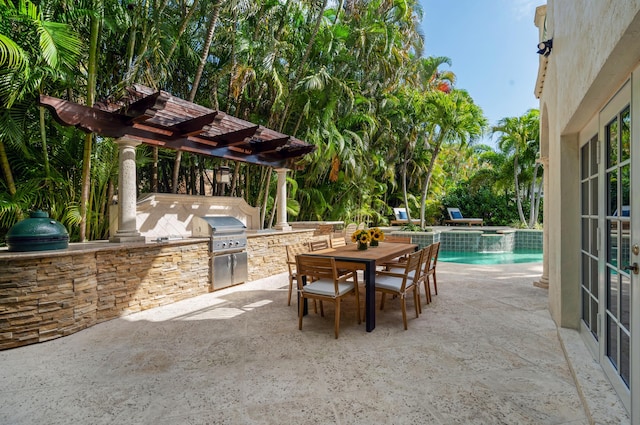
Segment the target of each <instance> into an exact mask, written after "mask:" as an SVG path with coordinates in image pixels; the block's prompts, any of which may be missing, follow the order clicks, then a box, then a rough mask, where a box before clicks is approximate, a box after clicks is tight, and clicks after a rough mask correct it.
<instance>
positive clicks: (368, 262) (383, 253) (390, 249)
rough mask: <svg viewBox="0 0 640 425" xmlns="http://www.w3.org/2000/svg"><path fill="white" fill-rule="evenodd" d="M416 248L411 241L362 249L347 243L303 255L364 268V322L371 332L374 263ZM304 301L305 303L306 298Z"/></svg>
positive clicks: (382, 243)
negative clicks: (330, 259)
mask: <svg viewBox="0 0 640 425" xmlns="http://www.w3.org/2000/svg"><path fill="white" fill-rule="evenodd" d="M417 249H418V245H416V244H413V243H396V242H380V244H379V245H378V246H376V247H369V248H367V249H364V250H360V249H358V248H357V244H347V245H346V246H340V247H336V248H326V249H321V250H318V251H313V252H309V253H306V254H305V255H317V256H322V257H333V258H335V260H336V266H337V267H338V268H341V267H342V268H348V269H359V270H364V281H365V322H366V328H367V332H371V331H372V330H374V329H375V327H376V306H375V304H376V265H377V264H383V263H386V262H388V261H391V260H392V259H394V258H396V257H400V256H402V255H405V254H410V253H412V252H415V251H416V250H417ZM304 302H305V303H306V299H305V300H304ZM305 307H306V306H305ZM305 311H306V308H305ZM358 314H359V313H358Z"/></svg>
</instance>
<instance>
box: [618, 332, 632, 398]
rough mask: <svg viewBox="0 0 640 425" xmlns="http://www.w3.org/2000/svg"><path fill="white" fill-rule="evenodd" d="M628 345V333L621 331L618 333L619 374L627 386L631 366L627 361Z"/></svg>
mask: <svg viewBox="0 0 640 425" xmlns="http://www.w3.org/2000/svg"><path fill="white" fill-rule="evenodd" d="M630 346H631V342H630V339H629V335H628V334H627V333H626V332H622V333H621V335H620V376H621V377H622V380H623V381H624V383H625V384H627V386H629V371H630V366H631V363H630V362H629V353H630V352H631V351H630V349H629V348H630Z"/></svg>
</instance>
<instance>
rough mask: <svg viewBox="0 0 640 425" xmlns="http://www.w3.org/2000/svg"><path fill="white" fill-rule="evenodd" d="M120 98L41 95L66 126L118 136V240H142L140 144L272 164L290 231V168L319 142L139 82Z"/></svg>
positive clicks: (283, 223) (282, 222) (281, 215)
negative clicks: (89, 102)
mask: <svg viewBox="0 0 640 425" xmlns="http://www.w3.org/2000/svg"><path fill="white" fill-rule="evenodd" d="M126 92H127V94H126V95H125V96H124V97H123V98H122V99H118V100H110V101H105V102H101V103H97V104H95V105H93V107H90V106H86V105H81V104H78V103H74V102H71V101H67V100H63V99H58V98H55V97H51V96H46V95H40V99H39V103H40V105H41V106H44V107H46V108H48V109H49V110H51V112H52V113H53V117H54V118H55V120H56V121H57V122H59V123H60V124H61V125H65V126H75V127H76V128H79V129H81V130H83V131H85V132H87V133H95V134H98V135H100V136H104V137H113V138H114V139H116V140H115V141H116V143H117V144H118V146H119V161H120V167H119V168H120V169H119V177H118V230H117V232H116V236H114V237H112V238H111V240H112V241H113V242H140V241H142V240H144V238H143V237H142V236H141V235H140V233H139V232H138V229H137V228H136V186H135V182H136V166H135V147H136V146H137V145H139V144H140V143H144V144H147V145H152V146H159V147H164V148H169V149H174V150H177V151H184V152H192V153H194V154H198V155H204V156H209V157H218V158H225V159H229V160H232V161H240V162H246V163H249V164H256V165H262V166H268V167H272V168H274V169H276V171H277V173H278V203H277V211H278V223H277V224H276V225H275V227H276V228H278V229H282V230H285V229H290V226H289V225H288V223H287V212H286V210H287V209H286V198H287V192H286V171H287V169H291V168H294V166H295V161H296V160H297V159H299V158H300V157H302V156H303V155H305V154H307V153H310V152H313V151H314V150H315V148H316V147H315V146H314V145H311V144H309V143H306V142H303V141H302V140H299V139H296V138H295V137H293V136H288V135H286V134H282V133H279V132H277V131H274V130H271V129H268V128H266V127H263V126H261V125H258V124H253V123H251V122H248V121H245V120H242V119H239V118H235V117H233V116H231V115H228V114H225V113H224V112H221V111H215V110H213V109H209V108H205V107H204V106H200V105H197V104H195V103H193V102H188V101H186V100H183V99H180V98H177V97H175V96H172V95H171V94H169V93H167V92H165V91H162V90H160V91H154V90H153V89H151V88H149V87H145V86H142V85H134V86H132V87H129V88H128V89H127V90H126Z"/></svg>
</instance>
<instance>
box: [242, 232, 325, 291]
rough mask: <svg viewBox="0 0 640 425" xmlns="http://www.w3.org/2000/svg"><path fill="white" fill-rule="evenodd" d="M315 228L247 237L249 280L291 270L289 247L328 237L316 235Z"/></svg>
mask: <svg viewBox="0 0 640 425" xmlns="http://www.w3.org/2000/svg"><path fill="white" fill-rule="evenodd" d="M314 233H315V229H308V230H305V231H296V232H292V233H271V234H269V233H265V234H258V235H255V236H249V237H248V238H247V254H248V257H249V278H248V279H249V281H250V282H251V281H253V280H258V279H262V278H264V277H269V276H274V275H277V274H280V273H284V272H289V269H288V267H287V248H286V245H292V244H295V243H299V242H309V241H311V240H317V239H326V238H327V237H328V236H314Z"/></svg>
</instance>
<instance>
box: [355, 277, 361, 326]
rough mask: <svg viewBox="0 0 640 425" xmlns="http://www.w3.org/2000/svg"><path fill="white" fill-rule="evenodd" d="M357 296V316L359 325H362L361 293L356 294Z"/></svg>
mask: <svg viewBox="0 0 640 425" xmlns="http://www.w3.org/2000/svg"><path fill="white" fill-rule="evenodd" d="M356 288H357V286H356ZM356 290H357V289H356ZM355 295H356V315H357V316H358V324H360V323H362V320H360V293H359V291H358V292H356V294H355Z"/></svg>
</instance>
